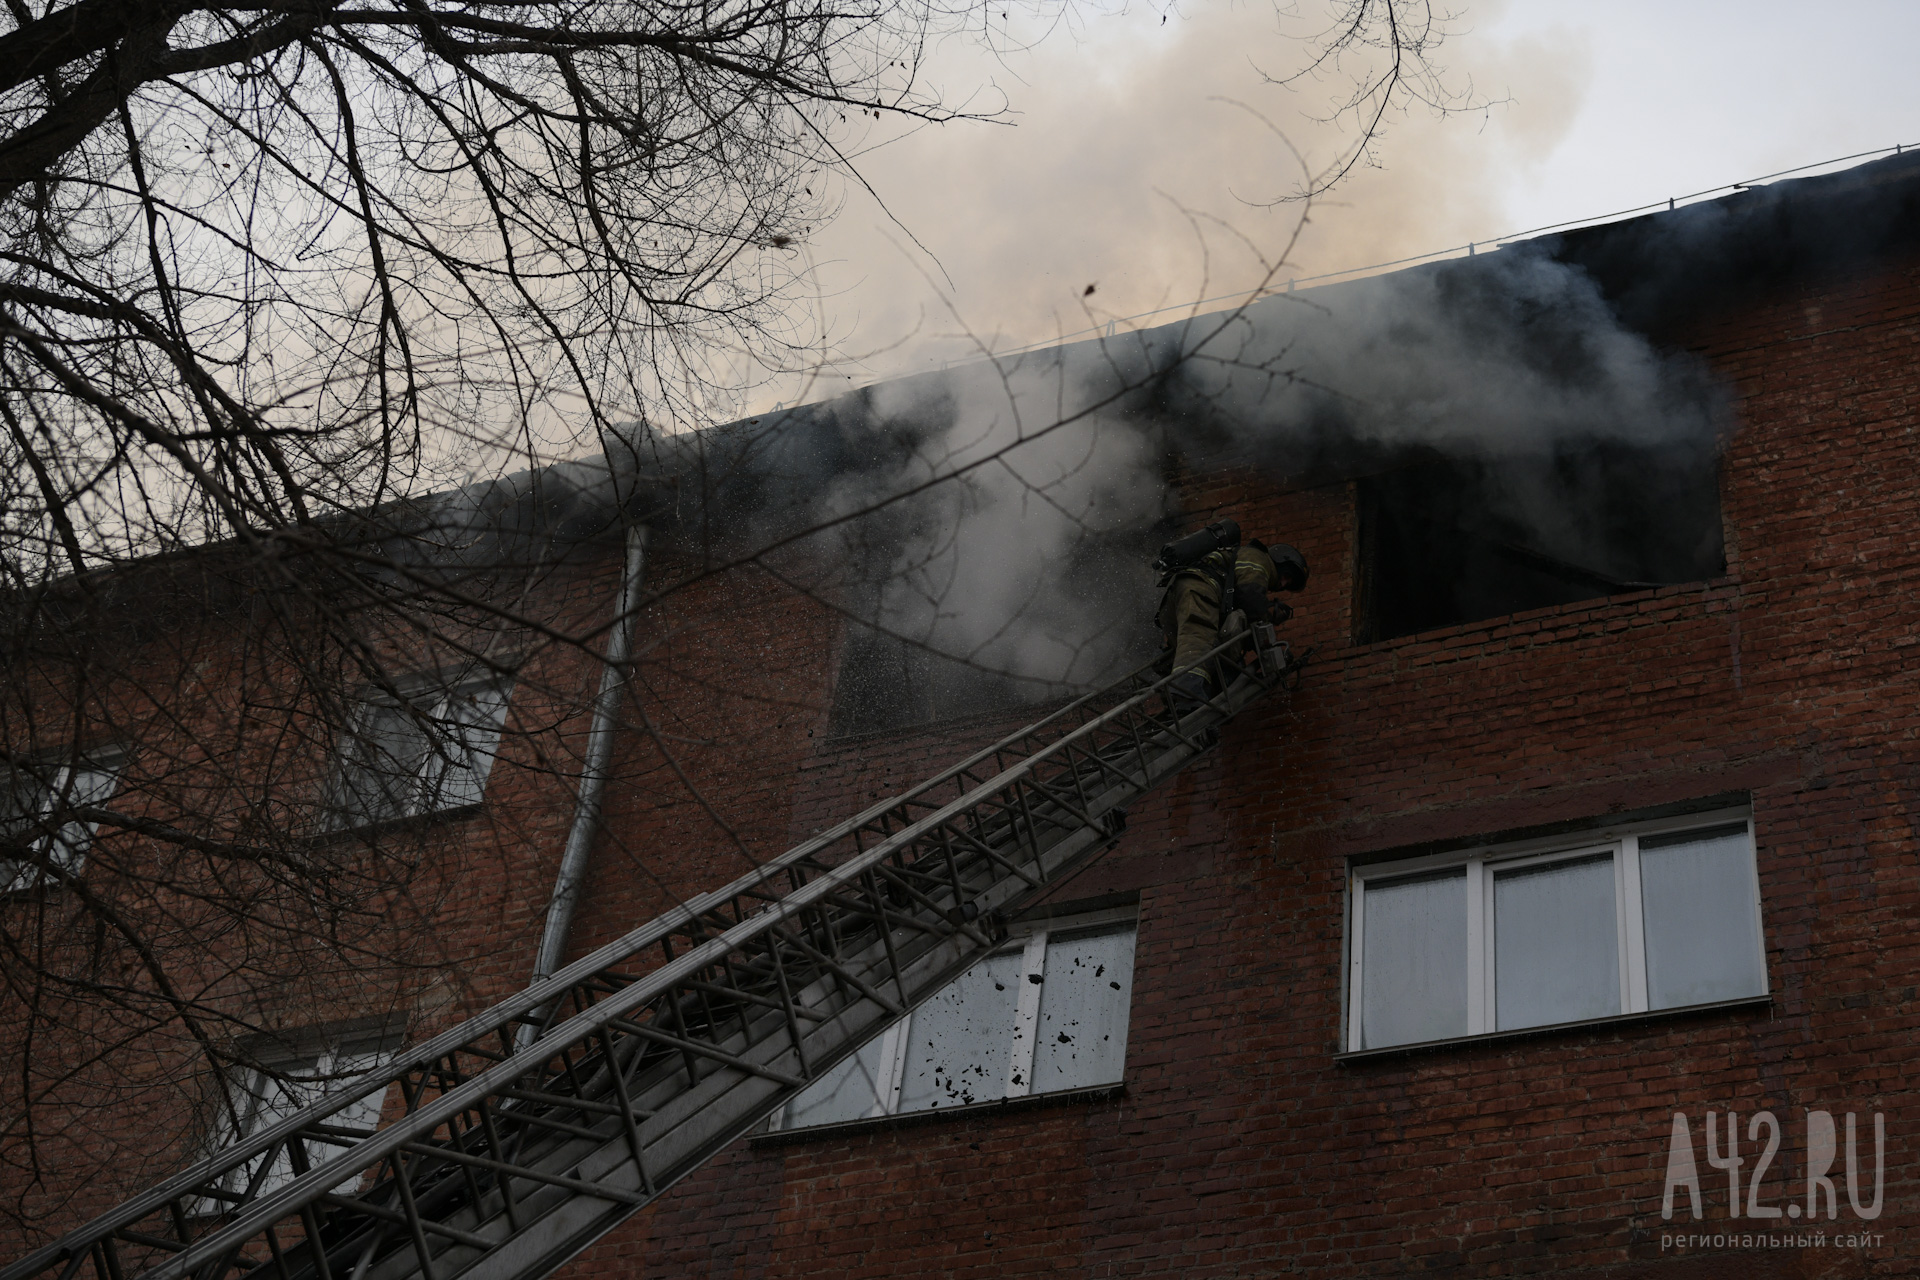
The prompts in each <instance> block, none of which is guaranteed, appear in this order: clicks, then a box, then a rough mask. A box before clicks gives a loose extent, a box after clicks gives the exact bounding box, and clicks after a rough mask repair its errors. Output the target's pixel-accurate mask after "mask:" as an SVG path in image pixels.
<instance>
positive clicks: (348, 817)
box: [326, 680, 509, 828]
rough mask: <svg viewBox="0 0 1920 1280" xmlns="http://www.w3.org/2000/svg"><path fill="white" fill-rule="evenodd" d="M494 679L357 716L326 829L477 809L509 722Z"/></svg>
mask: <svg viewBox="0 0 1920 1280" xmlns="http://www.w3.org/2000/svg"><path fill="white" fill-rule="evenodd" d="M508 692H509V691H508V688H507V686H506V685H504V684H501V683H499V682H497V681H494V680H481V681H468V682H464V683H461V684H456V685H452V686H442V687H437V688H430V689H427V690H424V691H422V692H421V693H419V694H417V695H415V696H414V697H411V698H409V699H408V700H407V701H405V702H391V701H369V702H365V703H362V704H361V706H360V708H359V709H358V711H357V712H356V713H355V715H354V720H353V724H352V727H351V729H350V730H349V732H348V733H347V735H346V737H345V739H344V740H343V742H342V743H341V748H340V754H339V757H338V759H337V760H336V761H335V763H334V772H333V779H332V782H331V783H330V785H329V787H328V796H327V806H326V808H327V823H328V825H329V826H332V827H335V828H350V827H360V826H367V825H370V824H373V823H377V822H386V821H391V820H393V819H396V818H410V817H415V816H417V815H420V814H425V813H437V812H439V811H441V810H443V809H458V808H462V807H464V806H466V805H472V804H478V803H479V802H480V799H481V796H482V795H483V794H484V793H485V791H486V785H487V775H488V774H489V773H490V772H491V771H492V769H493V759H494V752H495V751H496V749H497V748H498V746H499V743H500V727H501V724H502V723H503V722H504V721H505V719H506V714H507V698H508Z"/></svg>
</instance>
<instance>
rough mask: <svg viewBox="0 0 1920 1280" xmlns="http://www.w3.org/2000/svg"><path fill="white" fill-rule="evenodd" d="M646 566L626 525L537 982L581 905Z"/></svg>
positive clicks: (636, 535)
mask: <svg viewBox="0 0 1920 1280" xmlns="http://www.w3.org/2000/svg"><path fill="white" fill-rule="evenodd" d="M646 566H647V530H646V526H645V525H639V524H636V525H633V526H632V527H631V528H629V529H628V530H627V560H626V565H625V567H624V568H623V569H622V570H621V574H620V597H619V604H618V607H617V609H616V611H615V613H614V622H613V629H612V630H611V631H610V632H609V633H608V635H607V656H606V669H605V670H604V671H602V672H601V673H600V693H599V695H598V696H597V697H596V698H594V700H593V721H592V723H591V724H590V725H589V726H588V728H587V758H586V763H585V764H584V765H582V766H581V769H580V798H579V800H578V801H577V802H576V803H575V805H574V809H573V827H572V829H571V830H569V831H568V832H567V848H566V852H565V853H563V854H561V855H560V873H559V875H557V876H556V877H555V878H554V881H553V897H552V898H551V899H550V900H549V901H548V902H547V924H546V928H545V929H544V930H542V931H541V934H540V951H539V953H538V954H537V955H536V956H535V957H534V961H533V980H534V981H535V982H539V981H540V980H541V979H543V978H547V977H550V976H552V974H553V973H554V972H555V971H556V970H557V969H559V968H560V958H561V956H563V955H564V954H565V953H566V949H567V931H568V929H569V928H570V927H571V925H572V924H573V911H574V908H575V907H577V906H578V905H579V904H580V890H581V886H582V885H584V884H585V883H586V878H587V859H588V857H589V856H590V855H591V853H592V851H593V837H594V835H595V833H596V832H597V831H598V830H599V826H600V793H601V791H602V790H603V789H604V788H605V787H606V784H607V762H608V761H609V760H610V759H611V758H612V757H613V728H614V719H615V714H616V712H617V710H618V707H619V704H620V692H621V690H622V689H623V688H624V687H625V684H626V672H625V670H624V668H625V667H626V664H627V658H628V656H629V654H631V652H632V650H633V608H634V600H635V597H637V596H638V595H639V593H640V579H641V576H642V575H643V574H644V573H645V572H646ZM532 1038H533V1028H532V1027H531V1026H528V1025H526V1024H524V1023H523V1024H521V1027H520V1034H519V1040H520V1042H521V1043H522V1044H525V1043H527V1042H529V1041H531V1040H532Z"/></svg>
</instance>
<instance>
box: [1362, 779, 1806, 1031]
mask: <svg viewBox="0 0 1920 1280" xmlns="http://www.w3.org/2000/svg"><path fill="white" fill-rule="evenodd" d="M1736 823H1737V824H1742V825H1744V826H1745V828H1746V839H1747V884H1746V886H1745V888H1746V891H1747V893H1748V896H1749V900H1750V902H1751V904H1752V911H1753V931H1754V932H1753V936H1754V938H1755V940H1756V943H1757V946H1758V955H1757V956H1755V957H1753V959H1754V960H1755V961H1756V962H1757V964H1758V970H1759V974H1760V984H1761V985H1760V990H1759V991H1757V992H1754V993H1751V994H1748V995H1742V996H1734V997H1728V998H1727V999H1724V1000H1714V1001H1708V1002H1706V1003H1704V1004H1687V1005H1663V1006H1660V1007H1657V1008H1655V1007H1652V1005H1651V1001H1650V999H1649V995H1648V989H1647V952H1646V937H1645V925H1646V908H1645V903H1644V901H1643V899H1642V893H1641V882H1640V841H1641V840H1643V839H1646V838H1650V837H1661V838H1665V837H1669V836H1677V835H1684V834H1686V833H1688V832H1693V831H1708V830H1712V829H1714V828H1720V827H1728V826H1732V825H1734V824H1736ZM1595 855H1606V856H1609V857H1611V859H1612V862H1613V885H1614V928H1615V931H1616V937H1615V942H1616V946H1617V948H1618V950H1617V952H1616V954H1617V957H1618V959H1617V964H1618V966H1619V975H1620V1009H1619V1012H1618V1013H1613V1014H1607V1015H1602V1016H1599V1017H1580V1018H1570V1019H1566V1020H1564V1021H1559V1022H1545V1023H1538V1024H1533V1025H1529V1026H1525V1027H1506V1028H1502V1027H1500V1026H1498V1025H1497V1017H1498V1006H1497V1003H1496V995H1497V993H1496V990H1495V965H1496V952H1495V941H1496V930H1495V928H1493V927H1491V926H1492V925H1493V921H1494V881H1495V877H1496V875H1497V874H1498V873H1500V872H1507V871H1516V870H1522V869H1525V868H1529V867H1542V866H1548V865H1552V864H1554V863H1560V862H1573V861H1578V860H1579V859H1581V858H1586V857H1593V856H1595ZM1456 868H1463V869H1464V870H1465V872H1466V886H1465V894H1466V899H1467V901H1466V908H1467V912H1466V937H1467V956H1466V971H1467V972H1466V976H1467V1028H1466V1030H1465V1031H1464V1032H1463V1033H1461V1034H1460V1035H1457V1036H1446V1037H1442V1038H1440V1039H1436V1040H1418V1041H1408V1042H1405V1043H1398V1044H1385V1045H1368V1044H1366V1043H1365V1038H1364V1037H1365V1028H1364V1026H1363V1016H1364V1013H1365V992H1366V988H1365V981H1366V975H1365V973H1364V965H1363V963H1362V961H1363V957H1364V954H1365V946H1366V889H1367V884H1368V882H1369V881H1378V880H1395V879H1401V878H1403V877H1408V876H1415V875H1419V874H1422V873H1433V872H1446V871H1451V870H1454V869H1456ZM1346 914H1347V928H1346V935H1347V937H1346V954H1345V957H1344V959H1345V967H1344V972H1343V976H1344V979H1345V980H1344V982H1343V984H1342V985H1343V987H1344V988H1345V991H1344V1000H1345V1005H1346V1007H1345V1009H1344V1010H1343V1016H1342V1018H1341V1024H1340V1025H1341V1054H1342V1056H1347V1055H1354V1054H1373V1053H1395V1052H1401V1051H1405V1050H1409V1049H1417V1048H1421V1047H1424V1046H1428V1045H1439V1044H1457V1043H1463V1042H1467V1041H1477V1040H1484V1039H1489V1038H1493V1037H1499V1036H1516V1035H1533V1034H1536V1033H1539V1032H1544V1031H1550V1030H1553V1029H1555V1028H1560V1027H1577V1026H1584V1025H1589V1024H1593V1023H1603V1022H1612V1021H1616V1020H1619V1019H1623V1018H1642V1017H1648V1016H1664V1015H1667V1014H1677V1013H1685V1012H1687V1011H1689V1010H1699V1009H1707V1008H1715V1007H1717V1006H1719V1005H1723V1004H1731V1003H1739V1004H1744V1003H1749V1002H1754V1001H1763V1000H1767V999H1770V998H1771V995H1772V975H1771V974H1770V973H1769V972H1768V967H1767V940H1766V915H1765V910H1764V905H1763V903H1762V902H1761V897H1760V858H1759V848H1758V845H1757V842H1756V841H1755V838H1754V825H1753V812H1752V809H1751V808H1750V807H1748V806H1740V807H1733V808H1716V809H1712V810H1706V811H1702V812H1698V813H1692V814H1687V815H1685V816H1681V817H1667V818H1659V819H1646V820H1641V821H1633V822H1624V823H1616V824H1612V825H1608V826H1601V827H1594V828H1591V829H1588V830H1585V831H1578V832H1569V833H1563V834H1560V835H1556V836H1543V837H1539V838H1535V839H1530V840H1520V841H1512V842H1502V843H1497V844H1480V845H1472V846H1468V847H1465V848H1458V849H1452V850H1448V851H1446V852H1442V853H1431V854H1424V855H1420V856H1417V857H1411V858H1398V859H1389V860H1382V861H1378V862H1365V863H1353V864H1350V865H1349V867H1348V870H1347V912H1346Z"/></svg>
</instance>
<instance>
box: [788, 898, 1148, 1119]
mask: <svg viewBox="0 0 1920 1280" xmlns="http://www.w3.org/2000/svg"><path fill="white" fill-rule="evenodd" d="M1133 945H1134V926H1133V922H1132V921H1131V919H1126V920H1114V919H1104V920H1099V921H1094V922H1090V921H1088V920H1084V919H1083V920H1081V921H1078V922H1074V921H1061V920H1054V921H1051V922H1050V923H1046V924H1043V925H1041V926H1039V927H1034V928H1029V929H1027V930H1026V931H1025V932H1024V933H1023V932H1022V931H1021V930H1020V929H1019V928H1017V927H1016V929H1015V930H1014V932H1013V934H1012V936H1011V937H1010V939H1009V941H1008V945H1007V946H1006V947H1004V948H1002V949H1001V950H999V951H997V952H995V953H994V954H993V955H990V956H988V957H987V958H986V959H984V960H982V961H980V962H979V963H978V964H976V965H974V966H973V967H972V968H971V969H969V970H967V971H966V972H965V973H963V974H962V975H960V977H958V978H956V979H955V980H954V981H953V982H952V983H950V984H949V985H948V986H946V987H945V988H944V989H942V990H941V991H939V992H937V993H935V994H934V995H933V996H932V997H930V998H929V999H928V1000H926V1001H925V1002H924V1003H922V1004H921V1005H920V1007H919V1008H917V1009H915V1010H914V1011H913V1012H912V1013H911V1014H909V1015H907V1016H906V1017H905V1018H902V1019H901V1020H900V1021H899V1022H896V1023H895V1024H894V1025H893V1026H892V1027H890V1028H888V1029H887V1031H886V1032H885V1033H884V1034H882V1035H880V1036H879V1037H877V1038H875V1039H874V1040H871V1041H869V1042H868V1043H867V1044H866V1045H865V1046H863V1047H862V1048H861V1049H860V1051H859V1052H857V1053H855V1054H854V1055H853V1056H852V1057H850V1058H848V1059H846V1060H845V1061H844V1062H842V1063H840V1065H839V1066H837V1067H835V1068H833V1069H832V1070H831V1071H829V1072H828V1073H827V1074H826V1075H825V1076H823V1077H822V1078H821V1079H819V1080H818V1081H816V1082H815V1083H814V1084H813V1085H812V1086H811V1087H810V1088H808V1089H807V1090H806V1091H805V1092H804V1093H802V1094H801V1095H800V1096H799V1097H798V1098H795V1099H794V1100H793V1101H792V1102H791V1103H789V1104H788V1105H787V1107H786V1109H785V1111H784V1112H783V1113H782V1114H781V1115H780V1116H778V1117H776V1120H777V1121H778V1127H780V1128H785V1129H799V1128H805V1127H807V1126H809V1125H822V1124H836V1123H840V1122H843V1121H848V1120H862V1119H868V1118H872V1117H878V1116H888V1115H903V1114H906V1113H909V1112H914V1111H932V1110H937V1109H940V1108H946V1107H964V1106H971V1105H974V1104H976V1103H982V1102H997V1101H1000V1100H1001V1099H1003V1098H1019V1097H1026V1096H1029V1095H1031V1094H1040V1093H1058V1092H1061V1091H1063V1090H1068V1089H1085V1088H1091V1087H1093V1086H1096V1085H1103V1084H1116V1083H1118V1082H1119V1080H1120V1078H1121V1075H1122V1072H1123V1070H1124V1068H1125V1066H1126V1057H1127V1014H1128V1010H1129V1008H1130V1007H1131V1004H1132V1000H1133Z"/></svg>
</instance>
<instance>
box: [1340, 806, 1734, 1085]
mask: <svg viewBox="0 0 1920 1280" xmlns="http://www.w3.org/2000/svg"><path fill="white" fill-rule="evenodd" d="M1351 893H1352V917H1351V919H1352V926H1351V930H1350V936H1349V939H1348V955H1347V959H1348V1010H1347V1046H1348V1048H1349V1049H1351V1050H1361V1049H1378V1048H1384V1047H1388V1046H1393V1045H1407V1044H1419V1043H1422V1042H1425V1041H1432V1040H1448V1039H1455V1038H1459V1037H1463V1036H1473V1035H1483V1034H1487V1033H1491V1032H1495V1031H1513V1030H1520V1029H1524V1028H1528V1027H1543V1026H1552V1025H1555V1024H1557V1023H1569V1022H1583V1021H1587V1020H1590V1019H1594V1018H1605V1017H1609V1016H1612V1015H1615V1014H1622V1013H1645V1012H1650V1011H1653V1010H1659V1009H1680V1008H1686V1007H1688V1006H1692V1005H1702V1004H1714V1003H1718V1002H1720V1001H1725V1000H1737V999H1741V998H1744V997H1748V996H1761V995H1765V994H1766V992H1767V971H1766V956H1765V952H1764V950H1763V947H1762V942H1761V933H1760V890H1759V879H1758V876H1757V873H1756V870H1755V864H1754V853H1753V835H1752V824H1751V822H1750V821H1749V820H1748V818H1747V816H1746V815H1745V814H1744V813H1740V814H1715V815H1710V816H1707V817H1696V818H1692V819H1689V820H1688V821H1687V822H1686V823H1685V824H1684V825H1681V824H1674V823H1668V824H1665V825H1656V824H1641V825H1638V826H1634V827H1628V828H1623V829H1621V830H1619V831H1616V832H1609V833H1605V834H1603V835H1600V836H1597V837H1596V838H1593V839H1590V840H1587V841H1583V842H1581V843H1578V844H1566V843H1562V844H1559V845H1558V846H1556V845H1554V844H1549V843H1532V844H1528V845H1521V846H1505V847H1498V848H1488V849H1479V850H1472V851H1468V852H1464V853H1456V854H1451V855H1444V856H1439V857H1433V858H1424V859H1418V860H1413V861H1409V862H1403V863H1394V864H1389V865H1384V866H1368V867H1360V868H1356V869H1355V870H1354V872H1353V875H1352V884H1351Z"/></svg>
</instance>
